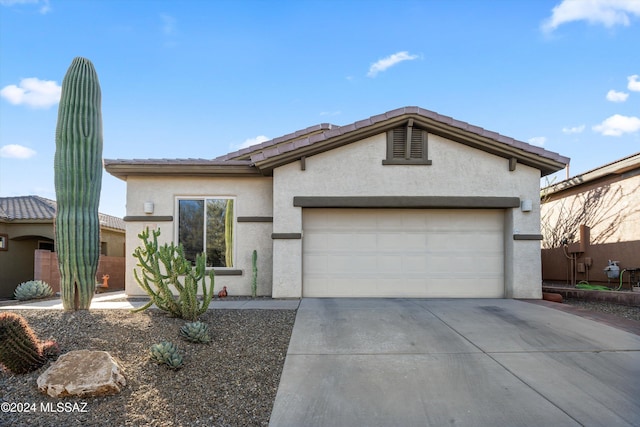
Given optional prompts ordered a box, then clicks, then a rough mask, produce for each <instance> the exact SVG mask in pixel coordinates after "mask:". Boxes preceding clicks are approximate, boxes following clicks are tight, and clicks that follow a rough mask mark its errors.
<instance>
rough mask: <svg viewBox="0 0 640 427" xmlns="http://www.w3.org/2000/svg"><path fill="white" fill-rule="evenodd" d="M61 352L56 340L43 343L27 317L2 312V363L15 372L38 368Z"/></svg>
mask: <svg viewBox="0 0 640 427" xmlns="http://www.w3.org/2000/svg"><path fill="white" fill-rule="evenodd" d="M58 354H60V350H59V348H58V345H57V344H56V343H55V342H54V341H47V342H45V343H41V342H40V341H38V338H37V337H36V334H35V333H34V332H33V329H31V327H30V326H29V324H28V323H27V321H26V319H25V318H24V317H22V316H20V315H19V314H16V313H11V312H4V313H0V364H1V365H2V366H4V367H5V368H7V369H8V370H9V371H11V372H13V373H15V374H24V373H27V372H30V371H33V370H36V369H38V368H39V367H40V366H42V365H44V364H45V363H46V362H47V358H55V357H57V355H58Z"/></svg>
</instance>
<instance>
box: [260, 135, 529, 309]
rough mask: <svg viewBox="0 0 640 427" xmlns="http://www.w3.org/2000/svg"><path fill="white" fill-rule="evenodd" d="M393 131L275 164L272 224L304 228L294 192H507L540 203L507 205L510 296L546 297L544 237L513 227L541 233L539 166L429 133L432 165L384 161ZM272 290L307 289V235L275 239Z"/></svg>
mask: <svg viewBox="0 0 640 427" xmlns="http://www.w3.org/2000/svg"><path fill="white" fill-rule="evenodd" d="M385 156H386V135H385V134H379V135H376V136H373V137H370V138H367V139H364V140H362V141H359V142H356V143H352V144H349V145H346V146H343V147H340V148H337V149H335V150H331V151H328V152H325V153H321V154H318V155H316V156H312V157H307V158H306V170H304V171H303V170H301V167H300V163H299V162H293V163H290V164H287V165H284V166H282V167H279V168H277V169H275V170H274V177H273V188H274V195H273V216H274V222H273V231H274V233H304V230H302V208H299V207H294V206H293V198H294V197H295V196H461V197H462V196H488V197H492V196H501V197H519V198H520V199H522V200H524V199H527V200H531V201H532V203H533V210H532V211H531V212H526V213H523V212H521V210H520V209H507V210H505V221H506V222H505V226H506V227H505V253H506V257H505V258H506V259H505V264H506V267H505V282H506V283H505V295H506V296H507V297H512V298H540V297H541V286H540V284H541V274H540V242H539V241H527V240H514V239H513V234H539V233H540V204H539V196H538V195H539V191H540V186H539V182H540V172H539V171H538V170H537V169H534V168H531V167H528V166H524V165H521V164H518V165H517V168H516V170H515V171H513V172H512V171H509V162H508V160H507V159H503V158H500V157H497V156H494V155H492V154H489V153H486V152H484V151H480V150H477V149H473V148H470V147H468V146H465V145H462V144H459V143H456V142H453V141H449V140H447V139H444V138H441V137H439V136H436V135H429V158H430V159H431V160H432V162H433V164H432V165H430V166H415V165H411V166H405V165H402V166H398V165H393V166H390V165H389V166H383V165H382V160H383V159H384V158H385ZM273 251H274V266H273V297H274V298H298V297H301V295H302V244H301V240H299V239H298V240H274V241H273Z"/></svg>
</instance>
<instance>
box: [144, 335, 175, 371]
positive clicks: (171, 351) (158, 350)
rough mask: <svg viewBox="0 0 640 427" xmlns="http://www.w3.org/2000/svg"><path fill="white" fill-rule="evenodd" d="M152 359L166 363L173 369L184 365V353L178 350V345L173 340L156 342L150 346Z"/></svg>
mask: <svg viewBox="0 0 640 427" xmlns="http://www.w3.org/2000/svg"><path fill="white" fill-rule="evenodd" d="M150 351H151V360H153V361H155V362H156V363H159V364H162V363H164V364H165V365H167V366H168V367H170V368H171V369H180V368H181V367H182V355H180V353H179V352H178V347H176V346H175V344H173V343H172V342H169V341H163V342H161V343H159V344H154V345H152V346H151V348H150Z"/></svg>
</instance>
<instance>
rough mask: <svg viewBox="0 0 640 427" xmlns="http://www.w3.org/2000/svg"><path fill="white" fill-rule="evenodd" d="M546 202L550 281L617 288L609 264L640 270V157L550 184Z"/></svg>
mask: <svg viewBox="0 0 640 427" xmlns="http://www.w3.org/2000/svg"><path fill="white" fill-rule="evenodd" d="M541 202H542V207H541V212H542V232H543V235H544V240H543V249H542V277H543V279H544V280H545V281H548V282H561V283H562V282H568V283H571V282H574V283H577V282H579V281H582V280H586V281H588V282H590V283H591V282H600V283H601V284H606V283H609V282H610V283H611V284H612V285H618V284H619V281H618V280H617V279H616V280H610V279H609V278H608V277H607V275H606V273H605V271H604V269H605V268H606V267H607V266H608V264H609V260H611V261H618V266H619V267H620V270H622V269H639V268H640V153H636V154H633V155H631V156H628V157H625V158H623V159H620V160H616V161H614V162H612V163H609V164H606V165H603V166H600V167H598V168H596V169H593V170H590V171H588V172H585V173H582V174H580V175H576V176H574V177H572V178H569V179H567V180H565V181H562V182H558V183H556V184H553V185H549V186H547V187H546V188H543V189H542V191H541ZM585 226H586V227H585ZM581 231H582V232H581ZM585 231H586V232H585ZM565 244H566V246H565ZM573 256H575V259H574V260H572V259H570V258H572V257H573ZM627 279H630V275H629V274H626V275H624V281H625V283H627V284H628V281H627ZM639 280H640V277H638V274H637V272H636V274H635V281H634V283H637V282H638V281H639Z"/></svg>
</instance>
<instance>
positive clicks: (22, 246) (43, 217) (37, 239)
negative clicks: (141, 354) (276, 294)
mask: <svg viewBox="0 0 640 427" xmlns="http://www.w3.org/2000/svg"><path fill="white" fill-rule="evenodd" d="M55 215H56V202H55V201H54V200H50V199H46V198H44V197H39V196H18V197H0V298H11V297H13V291H14V290H15V288H16V286H18V285H19V284H20V283H22V282H26V281H28V280H34V279H36V280H44V281H45V282H47V283H49V284H50V285H51V287H52V288H53V289H54V291H57V290H59V272H58V266H57V259H56V258H55V231H54V220H55ZM99 218H100V253H101V261H100V262H101V265H102V267H103V270H100V267H99V268H98V270H99V271H98V274H97V275H96V276H97V279H98V280H99V279H101V277H102V275H103V274H109V275H110V280H111V284H110V287H116V288H117V287H118V286H119V284H120V283H121V285H122V287H124V286H123V285H124V268H123V266H124V263H123V262H122V259H123V258H124V253H125V248H124V241H125V224H124V222H123V221H122V219H121V218H117V217H114V216H111V215H105V214H102V213H100V214H99ZM120 269H122V272H120V271H119V270H120Z"/></svg>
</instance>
